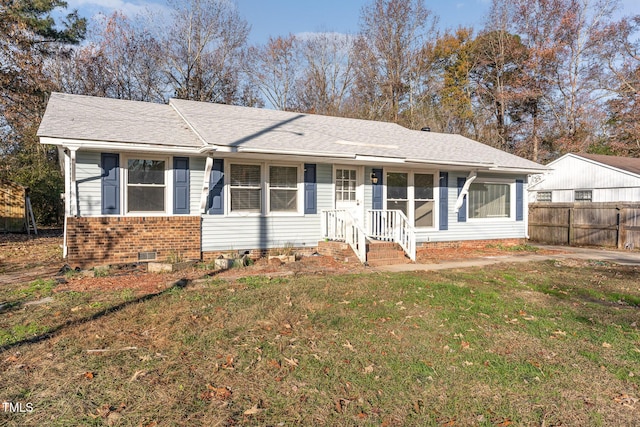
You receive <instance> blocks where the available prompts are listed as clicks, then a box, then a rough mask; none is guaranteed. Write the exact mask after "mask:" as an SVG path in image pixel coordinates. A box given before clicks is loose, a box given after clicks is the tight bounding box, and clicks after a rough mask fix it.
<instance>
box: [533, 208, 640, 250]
mask: <svg viewBox="0 0 640 427" xmlns="http://www.w3.org/2000/svg"><path fill="white" fill-rule="evenodd" d="M529 238H530V239H531V240H532V241H534V242H538V243H546V244H552V245H571V246H605V247H613V248H620V249H634V248H636V249H637V248H640V203H533V204H531V205H529Z"/></svg>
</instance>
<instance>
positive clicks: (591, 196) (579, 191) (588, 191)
mask: <svg viewBox="0 0 640 427" xmlns="http://www.w3.org/2000/svg"><path fill="white" fill-rule="evenodd" d="M578 193H589V196H590V197H589V200H583V199H580V200H578V199H577V198H576V196H577V194H578ZM573 201H574V202H576V203H593V190H587V189H584V190H574V191H573Z"/></svg>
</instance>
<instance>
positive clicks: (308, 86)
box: [296, 32, 354, 116]
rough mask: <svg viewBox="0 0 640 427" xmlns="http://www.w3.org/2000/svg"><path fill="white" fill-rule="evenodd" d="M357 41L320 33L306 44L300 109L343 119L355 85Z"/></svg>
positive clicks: (299, 99)
mask: <svg viewBox="0 0 640 427" xmlns="http://www.w3.org/2000/svg"><path fill="white" fill-rule="evenodd" d="M352 45H353V37H351V36H349V35H345V34H338V33H329V32H323V33H316V34H313V35H312V36H310V37H309V38H307V39H306V40H304V41H303V42H302V55H303V59H304V65H303V66H302V70H301V74H302V75H301V77H300V80H299V82H298V86H297V96H296V98H297V101H298V109H300V110H302V111H308V112H313V113H319V114H328V115H334V116H335V115H341V114H342V112H343V106H344V103H345V100H346V98H347V97H348V95H349V93H350V90H351V86H352V84H353V78H354V70H353V60H352V58H351V55H350V54H351V52H352Z"/></svg>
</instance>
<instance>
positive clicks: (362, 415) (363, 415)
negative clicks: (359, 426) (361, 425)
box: [358, 412, 368, 420]
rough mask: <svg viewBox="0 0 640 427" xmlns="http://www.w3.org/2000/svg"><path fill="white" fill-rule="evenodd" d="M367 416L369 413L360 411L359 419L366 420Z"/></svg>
mask: <svg viewBox="0 0 640 427" xmlns="http://www.w3.org/2000/svg"><path fill="white" fill-rule="evenodd" d="M367 417H368V415H367V414H365V413H364V412H360V413H359V414H358V418H359V419H361V420H364V419H366V418H367Z"/></svg>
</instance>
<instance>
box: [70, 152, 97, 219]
mask: <svg viewBox="0 0 640 427" xmlns="http://www.w3.org/2000/svg"><path fill="white" fill-rule="evenodd" d="M101 175H102V168H101V167H100V153H97V152H90V151H78V152H77V153H76V188H77V190H78V209H79V212H78V215H79V216H101V215H102V202H101V197H102V188H101V183H102V181H101ZM67 197H68V196H67Z"/></svg>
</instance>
